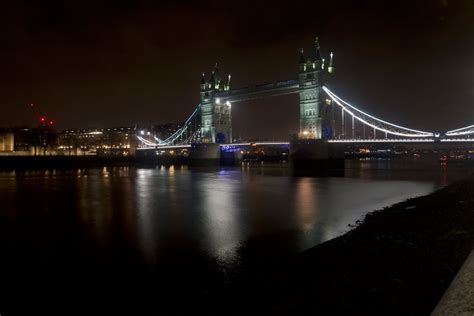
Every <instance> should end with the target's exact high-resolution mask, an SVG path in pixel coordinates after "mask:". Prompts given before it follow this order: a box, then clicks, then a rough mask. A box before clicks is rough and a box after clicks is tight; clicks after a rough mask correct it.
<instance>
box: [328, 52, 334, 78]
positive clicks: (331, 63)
mask: <svg viewBox="0 0 474 316" xmlns="http://www.w3.org/2000/svg"><path fill="white" fill-rule="evenodd" d="M329 56H331V57H330V59H329V66H328V72H329V73H333V71H334V66H333V56H334V54H333V53H332V52H331V54H330V55H329Z"/></svg>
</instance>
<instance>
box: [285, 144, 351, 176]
mask: <svg viewBox="0 0 474 316" xmlns="http://www.w3.org/2000/svg"><path fill="white" fill-rule="evenodd" d="M289 158H290V160H289V161H290V165H291V167H292V168H293V172H294V174H296V175H298V174H301V175H304V174H325V173H328V172H331V171H335V170H342V171H343V170H344V152H343V150H342V149H341V148H340V147H338V146H335V144H331V143H328V142H327V141H325V140H322V139H298V140H294V141H292V142H291V143H290V157H289Z"/></svg>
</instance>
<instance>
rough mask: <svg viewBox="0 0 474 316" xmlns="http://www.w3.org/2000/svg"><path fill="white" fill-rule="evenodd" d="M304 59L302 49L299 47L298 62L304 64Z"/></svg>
mask: <svg viewBox="0 0 474 316" xmlns="http://www.w3.org/2000/svg"><path fill="white" fill-rule="evenodd" d="M305 62H306V61H305V59H304V49H303V48H301V50H300V64H304V63H305Z"/></svg>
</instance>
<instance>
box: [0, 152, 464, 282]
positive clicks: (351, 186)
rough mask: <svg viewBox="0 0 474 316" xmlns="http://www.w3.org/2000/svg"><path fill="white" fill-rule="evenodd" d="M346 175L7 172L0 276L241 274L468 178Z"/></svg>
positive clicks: (370, 166) (384, 165)
mask: <svg viewBox="0 0 474 316" xmlns="http://www.w3.org/2000/svg"><path fill="white" fill-rule="evenodd" d="M348 167H349V169H348V170H347V171H346V174H345V176H344V177H325V178H315V177H292V176H290V175H289V171H288V169H286V168H282V167H281V166H252V167H248V166H246V167H245V166H244V167H242V168H227V169H209V170H208V169H189V168H188V167H185V166H183V167H173V166H171V167H156V168H127V167H122V168H103V169H82V170H70V171H59V170H56V171H11V172H0V204H1V205H2V207H1V210H0V237H1V239H0V242H1V246H2V253H3V254H5V256H4V258H7V259H6V260H4V262H3V266H2V267H3V268H4V269H6V268H8V269H10V270H11V269H13V270H12V272H13V273H15V272H18V271H15V270H17V269H24V270H25V271H29V272H30V273H31V274H32V275H33V274H34V273H35V272H34V271H35V269H40V271H48V273H53V274H54V273H56V272H55V271H57V270H56V268H54V269H53V268H51V267H58V269H59V270H61V269H64V270H65V271H67V272H65V273H66V274H68V273H69V272H70V271H71V270H74V269H80V270H83V269H86V270H85V271H96V270H100V269H103V270H104V271H109V270H107V269H108V268H105V267H112V268H111V269H112V270H114V268H113V267H119V268H117V269H115V270H120V271H122V272H121V273H125V274H130V273H132V274H133V273H134V270H135V269H139V270H140V271H142V270H146V271H155V270H160V269H163V266H165V267H166V266H167V264H168V265H172V266H176V265H177V266H180V267H182V266H193V267H192V268H190V271H193V273H196V272H197V273H200V271H208V270H211V272H210V273H214V272H212V270H214V269H217V270H221V271H226V269H237V270H238V269H239V265H241V264H243V263H245V262H246V261H248V260H249V258H250V260H251V261H252V260H256V258H257V260H258V258H259V257H262V258H275V257H278V256H279V255H282V256H284V255H287V254H292V253H296V252H299V251H303V250H305V249H308V248H310V247H313V246H315V245H317V244H318V243H321V242H324V241H326V240H329V239H331V238H334V237H336V236H338V235H340V234H342V233H344V232H346V231H347V230H348V229H349V228H350V227H349V226H348V225H350V224H354V223H355V222H356V221H357V220H360V219H362V218H363V216H364V214H366V213H367V212H370V211H372V210H375V209H380V208H383V207H385V206H388V205H391V204H393V203H396V202H399V201H403V200H405V199H407V198H410V197H414V196H419V195H425V194H427V193H430V192H432V191H434V190H436V189H437V188H440V187H441V186H443V185H446V184H448V183H449V182H451V181H453V180H456V179H459V178H461V177H463V176H465V175H466V170H464V169H462V168H452V169H448V170H446V169H442V168H440V166H438V165H436V166H435V167H434V168H431V169H430V170H426V169H424V168H422V166H420V165H416V164H413V163H411V162H403V163H397V162H387V161H378V162H377V161H375V162H351V163H350V164H349V166H348ZM400 167H403V168H404V170H403V171H402V170H400V169H399V168H400ZM269 260H270V259H269ZM210 262H212V264H211V263H210ZM208 263H209V264H208ZM130 267H133V268H130ZM137 267H138V268H137ZM43 268H44V269H46V270H44V269H43ZM127 269H130V270H127ZM173 269H174V268H172V269H171V271H170V273H171V274H173V273H175V272H176V271H174V270H173ZM51 271H53V272H51ZM88 273H89V272H88ZM91 273H92V272H91ZM203 273H204V274H205V272H203ZM206 273H208V272H206ZM181 274H182V273H181V272H180V275H181Z"/></svg>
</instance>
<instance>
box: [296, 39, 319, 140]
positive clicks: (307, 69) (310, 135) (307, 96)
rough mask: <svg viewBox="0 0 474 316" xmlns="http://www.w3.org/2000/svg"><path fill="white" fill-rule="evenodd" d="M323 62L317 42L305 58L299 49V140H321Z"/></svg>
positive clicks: (317, 41)
mask: <svg viewBox="0 0 474 316" xmlns="http://www.w3.org/2000/svg"><path fill="white" fill-rule="evenodd" d="M322 72H323V60H322V57H321V49H320V46H319V40H318V38H317V37H316V41H315V47H314V50H313V51H312V52H311V53H310V54H309V56H308V57H307V58H305V56H304V51H303V49H301V54H300V60H299V97H300V133H299V138H304V139H321V138H322V136H323V135H322V106H323V102H322V97H323V96H322V86H323V84H322Z"/></svg>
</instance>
